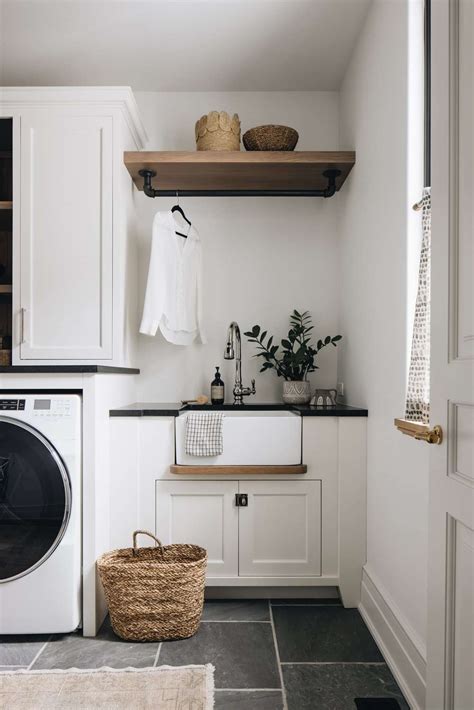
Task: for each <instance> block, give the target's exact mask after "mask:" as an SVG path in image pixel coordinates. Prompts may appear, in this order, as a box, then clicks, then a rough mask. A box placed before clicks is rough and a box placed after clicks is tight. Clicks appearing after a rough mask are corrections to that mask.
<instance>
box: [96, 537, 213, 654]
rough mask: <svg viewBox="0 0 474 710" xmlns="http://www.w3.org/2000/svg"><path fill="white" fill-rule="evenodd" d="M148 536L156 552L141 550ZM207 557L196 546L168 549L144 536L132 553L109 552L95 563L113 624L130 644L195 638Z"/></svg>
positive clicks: (134, 545) (123, 550) (117, 632)
mask: <svg viewBox="0 0 474 710" xmlns="http://www.w3.org/2000/svg"><path fill="white" fill-rule="evenodd" d="M139 534H143V535H149V536H150V537H151V538H153V540H155V542H156V543H157V545H158V546H157V547H141V548H139V547H137V536H138V535H139ZM206 564H207V552H206V550H204V549H203V548H202V547H198V546H197V545H168V546H167V547H163V546H162V545H161V542H160V541H159V540H158V539H157V538H156V537H155V536H154V535H152V534H151V533H149V532H146V531H145V530H136V531H135V532H134V533H133V547H128V548H125V549H122V550H114V551H113V552H106V553H105V554H104V555H102V557H100V559H99V560H98V562H97V567H98V569H99V575H100V579H101V581H102V585H103V587H104V591H105V596H106V599H107V604H108V607H109V614H110V620H111V622H112V628H113V630H114V631H115V633H116V634H117V635H118V636H120V637H121V638H123V639H126V640H127V641H159V640H165V639H183V638H188V637H189V636H192V635H193V634H195V633H196V631H197V630H198V627H199V623H200V621H201V615H202V608H203V603H204V582H205V576H206Z"/></svg>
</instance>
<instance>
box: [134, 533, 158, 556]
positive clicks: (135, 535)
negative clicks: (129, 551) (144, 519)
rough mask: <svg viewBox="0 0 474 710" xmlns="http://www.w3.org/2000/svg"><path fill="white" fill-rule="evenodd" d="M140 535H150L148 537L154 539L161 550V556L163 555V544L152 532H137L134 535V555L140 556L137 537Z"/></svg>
mask: <svg viewBox="0 0 474 710" xmlns="http://www.w3.org/2000/svg"><path fill="white" fill-rule="evenodd" d="M138 535H148V537H151V538H153V540H154V541H155V547H156V545H158V547H159V548H160V552H161V554H163V545H162V544H161V542H160V540H158V538H157V537H155V536H154V535H153V534H152V533H151V532H148V530H135V532H134V533H133V554H134V555H137V554H138V546H137V537H138Z"/></svg>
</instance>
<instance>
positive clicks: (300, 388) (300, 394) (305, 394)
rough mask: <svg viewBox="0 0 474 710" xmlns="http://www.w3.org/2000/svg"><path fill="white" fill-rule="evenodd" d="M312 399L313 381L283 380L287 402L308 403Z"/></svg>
mask: <svg viewBox="0 0 474 710" xmlns="http://www.w3.org/2000/svg"><path fill="white" fill-rule="evenodd" d="M310 400H311V383H310V382H307V381H306V380H301V381H298V382H287V381H286V380H285V382H283V401H284V402H285V404H308V403H309V401H310Z"/></svg>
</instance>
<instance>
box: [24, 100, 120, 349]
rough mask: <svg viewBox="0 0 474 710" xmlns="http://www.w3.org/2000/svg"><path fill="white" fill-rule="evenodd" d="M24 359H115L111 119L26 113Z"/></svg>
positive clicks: (38, 112)
mask: <svg viewBox="0 0 474 710" xmlns="http://www.w3.org/2000/svg"><path fill="white" fill-rule="evenodd" d="M20 131H21V227H20V232H21V236H20V242H21V244H20V253H19V254H17V258H20V272H21V286H20V290H21V293H20V306H21V308H23V309H24V311H23V313H22V314H20V315H21V317H19V318H18V319H17V321H18V323H19V330H20V334H19V335H20V337H19V338H18V340H20V341H22V342H21V345H20V357H21V359H22V360H28V359H59V360H61V359H65V360H67V359H79V360H80V359H109V358H111V357H112V118H111V117H108V116H105V117H104V116H92V117H91V116H75V115H73V114H71V113H69V114H68V115H64V116H51V115H50V114H48V113H47V112H44V111H40V110H38V111H31V112H29V113H26V114H25V115H23V116H22V117H21V129H20Z"/></svg>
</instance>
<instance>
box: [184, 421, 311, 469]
mask: <svg viewBox="0 0 474 710" xmlns="http://www.w3.org/2000/svg"><path fill="white" fill-rule="evenodd" d="M190 414H191V412H183V413H182V414H180V415H179V417H177V418H176V463H177V464H181V465H184V466H199V465H201V466H209V465H210V466H291V465H295V464H300V463H301V417H300V416H299V415H298V414H293V412H285V411H256V410H249V411H246V412H245V411H224V412H223V414H224V420H223V432H222V433H223V441H224V452H223V453H222V454H221V455H220V456H189V455H188V454H187V453H186V448H185V438H186V420H187V418H188V416H189V415H190Z"/></svg>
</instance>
